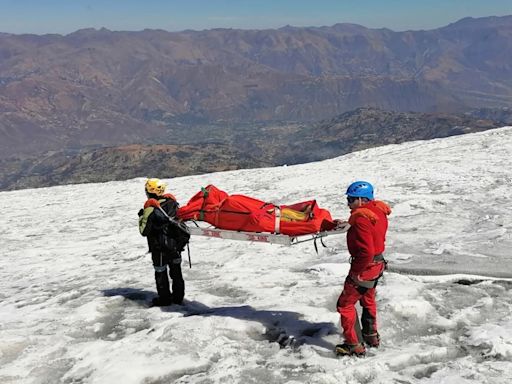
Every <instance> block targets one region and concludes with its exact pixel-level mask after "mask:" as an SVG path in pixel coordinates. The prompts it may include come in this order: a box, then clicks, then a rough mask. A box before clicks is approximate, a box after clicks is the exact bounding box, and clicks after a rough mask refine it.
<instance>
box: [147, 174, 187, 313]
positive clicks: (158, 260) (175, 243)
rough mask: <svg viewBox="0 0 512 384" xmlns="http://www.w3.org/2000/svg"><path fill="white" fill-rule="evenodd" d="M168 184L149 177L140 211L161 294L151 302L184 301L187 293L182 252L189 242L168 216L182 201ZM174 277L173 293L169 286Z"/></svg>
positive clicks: (155, 303) (175, 210)
mask: <svg viewBox="0 0 512 384" xmlns="http://www.w3.org/2000/svg"><path fill="white" fill-rule="evenodd" d="M166 187H167V184H166V183H164V182H163V181H162V180H160V179H157V178H151V179H148V180H147V181H146V183H145V185H144V190H145V192H146V196H147V198H148V199H147V201H146V203H145V204H144V208H143V209H141V210H140V211H139V231H140V234H141V235H142V236H145V237H146V238H147V241H148V247H149V251H150V252H151V257H152V260H153V267H154V269H155V283H156V290H157V293H158V296H157V297H155V298H154V299H153V300H152V303H151V304H152V306H165V305H171V304H181V303H182V302H183V297H184V295H185V282H184V280H183V275H182V272H181V252H182V251H183V248H184V246H185V244H186V242H188V238H187V239H186V242H185V241H183V238H182V237H181V236H180V233H178V232H177V231H176V230H175V228H173V227H172V226H171V225H169V223H170V221H169V218H171V219H173V218H175V217H176V214H177V211H178V207H179V204H178V202H177V201H176V198H175V197H174V196H173V195H171V194H170V193H165V188H166ZM168 274H169V277H170V278H171V280H172V293H171V290H170V287H169V278H168Z"/></svg>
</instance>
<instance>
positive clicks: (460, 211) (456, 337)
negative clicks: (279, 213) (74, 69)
mask: <svg viewBox="0 0 512 384" xmlns="http://www.w3.org/2000/svg"><path fill="white" fill-rule="evenodd" d="M511 159H512V128H510V127H509V128H502V129H497V130H493V131H487V132H484V133H478V134H470V135H465V136H458V137H452V138H446V139H436V140H432V141H424V142H412V143H405V144H400V145H391V146H386V147H381V148H374V149H369V150H366V151H362V152H358V153H353V154H349V155H346V156H343V157H340V158H336V159H332V160H327V161H322V162H318V163H312V164H305V165H298V166H289V167H278V168H270V169H256V170H243V171H235V172H225V173H217V174H209V175H202V176H193V177H183V178H177V179H172V180H169V185H170V191H172V192H173V193H175V195H176V196H177V197H178V199H179V200H180V201H181V202H182V203H183V204H184V203H186V201H187V200H188V199H189V198H190V197H191V196H192V195H193V194H194V193H195V192H197V191H198V190H199V188H200V187H201V186H206V185H207V184H209V183H213V184H215V185H216V186H218V187H219V188H221V189H224V190H226V191H227V192H230V193H244V194H247V195H250V196H254V197H257V198H260V199H263V200H267V201H272V202H275V203H294V202H297V201H301V200H305V199H309V198H316V199H317V200H318V203H319V205H320V206H321V207H324V208H327V209H329V210H330V211H331V212H332V213H333V216H334V217H336V218H347V217H348V214H349V212H348V209H347V207H346V206H345V197H344V196H343V192H344V190H345V188H346V186H347V185H348V184H349V183H350V182H351V181H354V180H356V179H366V180H369V181H371V182H373V183H374V185H375V186H376V195H377V198H380V199H382V200H385V201H387V202H389V203H390V204H391V206H392V207H393V210H394V212H393V214H392V216H391V217H390V231H389V236H388V251H387V258H388V259H389V260H390V271H389V272H388V273H387V274H386V275H385V278H384V279H383V280H382V284H381V285H380V287H379V294H378V301H379V308H380V318H379V320H380V333H381V338H382V347H381V348H380V349H378V350H375V351H373V350H372V351H370V352H369V353H368V356H367V357H366V358H362V359H358V358H345V359H340V358H336V357H335V356H334V354H333V352H332V350H333V348H334V345H335V344H336V343H338V342H340V341H341V338H340V330H339V321H338V314H337V313H336V311H335V302H336V299H337V297H338V295H339V293H340V291H341V287H342V284H343V281H344V278H345V275H346V273H347V271H348V267H349V266H348V254H347V250H346V247H345V237H344V235H339V236H332V237H329V238H327V239H326V243H327V245H328V248H324V249H321V250H320V254H319V255H317V254H316V253H315V251H314V249H313V246H312V244H310V243H305V244H300V245H296V246H293V247H283V246H278V245H268V244H261V243H247V242H236V241H228V240H218V239H209V238H203V237H194V238H193V239H192V243H191V252H192V263H193V264H192V269H189V268H188V266H187V262H186V260H184V264H183V268H184V275H185V280H186V284H187V289H186V302H185V305H184V306H170V307H165V308H147V307H146V304H147V302H148V301H150V300H151V298H152V297H153V296H154V281H153V268H152V265H151V261H150V257H149V255H147V254H146V244H145V239H144V238H142V237H141V236H140V235H139V234H138V228H137V211H138V209H139V208H140V206H141V205H142V203H143V202H144V200H145V196H144V193H143V184H144V179H142V178H140V179H135V180H130V181H124V182H110V183H104V184H88V185H70V186H60V187H52V188H42V189H32V190H23V191H14V192H2V193H0V207H1V212H2V220H1V221H0V242H1V245H2V246H1V257H0V383H3V384H7V383H41V384H42V383H205V384H206V383H337V384H339V383H436V384H440V383H510V382H512V290H511V288H512V280H511V279H510V278H512V251H511V249H512V197H511V196H512V194H511V190H510V189H511V186H512V160H511ZM148 176H158V175H148ZM475 275H478V276H475ZM484 276H485V277H484ZM493 276H494V277H493ZM283 346H285V347H283Z"/></svg>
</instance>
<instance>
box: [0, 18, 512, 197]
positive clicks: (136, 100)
mask: <svg viewBox="0 0 512 384" xmlns="http://www.w3.org/2000/svg"><path fill="white" fill-rule="evenodd" d="M511 63H512V16H503V17H485V18H478V19H474V18H465V19H462V20H459V21H457V22H455V23H453V24H450V25H448V26H445V27H442V28H438V29H434V30H421V31H405V32H394V31H392V30H389V29H368V28H365V27H362V26H359V25H354V24H336V25H333V26H330V27H307V28H296V27H290V26H287V27H283V28H280V29H269V30H236V29H213V30H204V31H190V30H187V31H182V32H166V31H162V30H143V31H139V32H114V31H109V30H107V29H100V30H95V29H84V30H79V31H76V32H74V33H71V34H68V35H65V36H63V35H51V34H49V35H13V34H6V33H0V159H1V161H2V163H3V168H4V171H3V173H4V174H6V173H7V178H6V177H4V176H3V175H2V179H1V180H0V182H1V184H2V185H3V188H6V187H7V186H11V187H12V185H14V184H13V183H16V182H15V181H13V180H19V177H20V175H21V174H24V175H25V176H27V175H28V176H30V175H32V176H33V175H36V176H37V175H39V174H40V172H39V171H38V172H35V173H27V170H30V169H34V168H35V169H43V170H46V171H44V172H43V173H46V175H47V176H48V174H50V176H51V177H52V178H53V179H55V180H61V181H60V182H62V180H63V178H64V180H65V179H66V178H65V177H64V176H63V174H68V175H69V172H70V171H69V167H70V166H71V165H72V164H75V163H74V160H73V161H71V162H70V164H68V165H66V166H65V169H66V171H65V172H64V173H60V172H59V171H58V169H60V167H57V168H52V169H50V168H48V167H46V168H45V167H42V168H41V162H43V163H45V164H49V163H51V162H55V158H58V159H60V160H59V161H57V163H59V162H64V163H65V162H66V161H67V160H66V159H70V157H72V158H73V159H81V160H80V161H81V162H82V164H83V162H84V161H85V159H89V157H88V156H92V155H89V154H91V153H101V154H102V155H101V156H103V154H106V153H112V152H113V151H114V152H117V150H114V149H108V150H106V149H104V148H105V147H117V146H120V145H122V146H124V145H139V148H138V149H137V150H135V153H139V154H140V153H141V151H144V152H147V156H149V157H150V158H151V157H152V156H156V154H157V153H158V154H159V155H158V156H161V155H162V153H174V151H175V149H173V148H172V146H173V145H183V144H187V145H192V146H195V148H196V149H195V150H194V152H195V153H196V154H200V153H203V154H204V156H206V157H208V156H213V157H215V156H217V155H215V153H217V152H219V151H221V152H223V155H222V156H218V158H217V160H218V161H217V162H215V163H216V165H215V167H216V168H215V169H216V170H221V169H231V167H243V166H246V165H251V164H252V165H253V166H260V165H264V164H273V165H276V164H280V163H284V162H291V163H294V162H297V161H300V160H307V159H321V158H325V156H323V155H319V153H326V154H327V153H334V154H335V155H340V154H343V153H346V148H349V147H350V148H363V147H367V146H368V144H369V143H368V138H361V137H353V136H352V138H351V139H350V140H352V142H351V143H348V142H347V140H346V138H344V136H343V135H341V136H335V132H334V131H333V132H330V131H329V130H328V129H326V130H324V131H322V134H321V135H318V129H319V128H318V127H319V126H322V124H324V123H319V122H329V121H333V122H334V120H336V119H338V116H340V115H341V116H343V114H344V113H346V112H349V111H355V110H358V109H359V108H362V107H363V108H367V107H371V108H375V109H378V110H383V111H393V112H397V113H402V112H406V113H431V114H436V113H437V114H439V116H442V115H443V114H452V115H453V116H455V117H454V118H455V119H459V118H460V116H466V117H464V118H467V117H468V116H470V115H468V113H471V114H473V115H472V116H474V117H475V118H476V119H477V120H478V119H480V118H485V119H487V120H492V121H493V123H489V122H487V123H485V124H487V125H488V126H489V127H496V126H502V125H504V124H503V121H504V120H507V119H509V118H510V115H511V112H510V110H509V109H508V107H509V106H510V105H511V104H512V103H511V102H512V64H511ZM477 109H479V110H485V111H487V112H485V113H484V114H483V115H482V114H480V115H478V114H477V115H474V111H475V110H477ZM386 113H387V112H384V116H383V117H382V118H379V119H378V120H379V121H380V120H386V116H385V114H386ZM427 120H428V118H427ZM466 122H467V121H466ZM485 124H484V125H485ZM334 125H336V124H334ZM462 125H464V126H478V125H479V123H478V121H475V122H474V124H473V123H471V124H462ZM375 126H378V124H377V125H375ZM354 129H356V128H355V127H352V131H350V129H349V130H348V131H347V132H352V133H351V134H352V135H353V134H356V135H357V134H358V133H359V131H358V130H354ZM430 129H431V130H432V127H431V128H430ZM412 130H413V131H415V132H416V133H415V134H414V135H412V136H411V139H414V138H432V137H437V136H443V135H444V133H442V132H438V133H433V132H428V133H426V132H424V133H423V134H420V133H419V132H418V131H417V129H416V128H412ZM455 131H457V130H455ZM269 132H270V134H269ZM315 132H316V133H315ZM402 133H403V131H402ZM292 134H295V135H292ZM370 134H375V133H370ZM376 134H377V136H378V137H382V136H383V135H381V134H380V133H378V132H377V133H376ZM308 135H311V137H310V138H309V140H307V142H308V147H307V148H309V150H308V151H304V150H302V153H299V154H297V153H298V152H299V151H298V150H297V151H295V152H294V151H292V150H291V149H293V148H294V146H295V145H297V146H299V147H300V146H301V145H302V144H303V141H304V140H306V138H307V137H308ZM400 135H401V133H398V132H390V131H389V130H388V131H386V137H387V139H386V141H385V143H388V142H393V141H394V140H395V138H396V137H398V136H400ZM255 137H256V138H255ZM406 137H408V136H407V135H406ZM249 138H250V139H251V140H249ZM350 140H349V142H350ZM255 141H258V142H259V144H258V143H255ZM370 141H371V140H370ZM312 142H313V143H317V144H320V143H321V142H323V146H322V147H321V148H320V147H319V148H313V147H311V144H310V143H312ZM357 142H362V143H363V144H360V145H358V144H356V143H357ZM276 143H277V144H276ZM152 144H159V145H170V146H171V147H169V148H168V149H166V150H163V149H162V147H160V149H157V148H154V149H151V147H150V145H152ZM205 144H208V145H209V147H206V146H205ZM232 144H236V145H232ZM374 144H375V145H379V144H380V143H379V142H377V141H376V140H374V143H373V144H372V145H374ZM216 145H220V147H216ZM226 145H230V146H231V147H230V148H227V147H226ZM223 146H224V147H223ZM262 147H265V149H261V148H262ZM283 147H284V148H287V149H286V150H284V151H283V149H282V148H283ZM131 148H132V149H133V148H134V147H131ZM206 148H209V149H211V150H212V151H213V152H207V151H205V149H206ZM290 148H291V149H290ZM332 148H334V149H332ZM189 149H190V148H189ZM313 149H315V151H314V152H313ZM176 150H177V149H176ZM251 150H253V151H254V152H250V151H251ZM178 151H179V150H178ZM129 152H130V150H128V149H126V148H125V147H122V148H120V149H119V153H125V154H126V153H129ZM240 152H242V153H240ZM292 152H293V153H292ZM306 152H309V153H306ZM212 153H213V155H212ZM272 154H274V155H272ZM77 156H78V157H77ZM95 156H96V155H95ZM97 156H100V155H97ZM137 156H139V155H137ZM144 156H146V155H144ZM144 156H142V157H144ZM158 156H157V157H158ZM135 157H136V156H135ZM121 158H122V156H121ZM219 159H222V161H221V160H219ZM227 159H233V160H234V161H224V160H227ZM238 159H239V160H238ZM50 160H51V161H50ZM114 160H115V157H112V161H114ZM77 161H78V160H77ZM166 161H170V158H167V157H166ZM232 163H234V164H232ZM88 164H89V165H88V167H89V168H91V167H90V165H91V164H92V163H88ZM212 164H213V163H212ZM244 164H245V165H244ZM122 166H123V164H118V163H115V162H114V163H113V164H112V166H111V169H112V175H113V177H116V176H115V175H119V174H125V173H126V172H124V173H123V172H121V171H119V167H122ZM38 167H39V168H38ZM107 168H108V167H107ZM192 168H193V169H194V170H193V172H202V171H203V170H204V168H201V167H199V168H198V167H197V166H192ZM92 169H95V167H94V166H92ZM207 170H208V171H213V170H214V169H210V168H208V169H207ZM141 172H142V171H141ZM144 172H146V171H144ZM71 173H72V172H71ZM179 173H180V172H179ZM180 174H181V173H180ZM84 177H85V176H84ZM36 179H38V178H37V177H36ZM93 179H94V180H96V181H98V180H100V179H101V177H98V175H96V177H95V178H93ZM38 180H39V179H38ZM21 184H22V185H25V184H23V183H21ZM21 184H20V185H21ZM30 185H33V184H30ZM43 185H45V182H43Z"/></svg>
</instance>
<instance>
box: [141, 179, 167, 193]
mask: <svg viewBox="0 0 512 384" xmlns="http://www.w3.org/2000/svg"><path fill="white" fill-rule="evenodd" d="M166 187H167V184H165V183H164V182H163V181H162V180H160V179H156V178H152V179H147V180H146V185H145V189H146V192H147V193H151V194H153V195H157V196H162V195H163V194H164V192H165V188H166Z"/></svg>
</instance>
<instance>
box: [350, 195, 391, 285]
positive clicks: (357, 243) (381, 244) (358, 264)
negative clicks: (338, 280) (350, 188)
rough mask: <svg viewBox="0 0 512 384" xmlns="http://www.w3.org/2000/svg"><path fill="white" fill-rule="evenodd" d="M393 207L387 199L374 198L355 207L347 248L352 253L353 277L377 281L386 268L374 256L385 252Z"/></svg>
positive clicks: (351, 218) (351, 274) (351, 270)
mask: <svg viewBox="0 0 512 384" xmlns="http://www.w3.org/2000/svg"><path fill="white" fill-rule="evenodd" d="M390 213H391V208H390V207H389V206H388V205H387V204H386V203H384V202H383V201H378V200H372V201H369V202H368V203H366V204H365V205H363V206H361V207H359V208H356V209H354V210H352V212H351V215H350V219H349V220H348V222H349V223H350V225H351V226H350V229H349V230H348V232H347V247H348V251H349V253H350V256H352V263H351V266H350V272H349V276H350V277H352V278H357V279H358V280H363V281H367V280H374V279H376V278H377V277H379V275H380V274H381V273H382V271H383V269H384V263H383V262H374V261H373V257H374V256H376V255H380V254H382V253H383V252H384V249H385V241H386V232H387V230H388V218H387V216H388V215H389V214H390Z"/></svg>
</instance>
